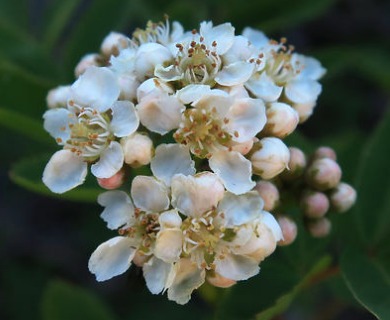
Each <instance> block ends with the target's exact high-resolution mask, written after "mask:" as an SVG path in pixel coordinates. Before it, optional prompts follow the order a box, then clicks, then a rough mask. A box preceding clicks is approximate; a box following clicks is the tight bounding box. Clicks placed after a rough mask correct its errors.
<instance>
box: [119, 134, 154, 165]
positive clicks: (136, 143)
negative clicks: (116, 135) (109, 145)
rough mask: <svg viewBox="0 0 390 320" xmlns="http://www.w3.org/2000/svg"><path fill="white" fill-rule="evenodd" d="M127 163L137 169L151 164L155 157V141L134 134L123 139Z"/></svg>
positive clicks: (142, 135)
mask: <svg viewBox="0 0 390 320" xmlns="http://www.w3.org/2000/svg"><path fill="white" fill-rule="evenodd" d="M121 145H122V148H123V153H124V155H125V163H127V164H128V165H130V166H132V167H134V168H136V167H139V166H143V165H147V164H149V163H150V161H151V159H152V156H153V141H152V140H151V139H150V138H149V137H148V136H147V135H144V134H141V133H134V134H132V135H130V136H127V137H124V138H122V139H121Z"/></svg>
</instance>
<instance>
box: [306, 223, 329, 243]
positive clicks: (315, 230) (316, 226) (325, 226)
mask: <svg viewBox="0 0 390 320" xmlns="http://www.w3.org/2000/svg"><path fill="white" fill-rule="evenodd" d="M331 228H332V224H331V222H330V221H329V219H327V218H320V219H316V220H310V221H309V222H308V223H307V229H308V230H309V232H310V234H311V235H312V236H313V237H315V238H323V237H326V236H327V235H328V234H329V233H330V230H331Z"/></svg>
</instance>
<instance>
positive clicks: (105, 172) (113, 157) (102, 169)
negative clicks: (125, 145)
mask: <svg viewBox="0 0 390 320" xmlns="http://www.w3.org/2000/svg"><path fill="white" fill-rule="evenodd" d="M123 160H124V155H123V150H122V147H121V145H120V143H119V142H116V141H112V142H111V143H110V145H109V146H108V147H107V148H106V149H105V150H104V151H103V152H102V153H101V155H100V159H99V161H98V162H97V163H95V164H93V165H92V166H91V172H92V174H93V175H94V176H95V177H97V178H109V177H112V176H113V175H114V174H115V173H117V172H118V171H119V170H120V169H121V168H122V166H123Z"/></svg>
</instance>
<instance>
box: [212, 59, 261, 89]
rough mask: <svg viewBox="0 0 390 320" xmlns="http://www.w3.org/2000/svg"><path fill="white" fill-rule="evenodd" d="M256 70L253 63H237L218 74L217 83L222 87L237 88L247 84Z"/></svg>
mask: <svg viewBox="0 0 390 320" xmlns="http://www.w3.org/2000/svg"><path fill="white" fill-rule="evenodd" d="M254 68H255V66H254V64H253V63H249V62H246V61H237V62H234V63H232V64H229V65H227V66H226V67H224V68H223V69H222V70H221V71H220V72H218V74H217V76H216V77H215V81H216V82H217V83H218V84H220V85H221V86H235V85H238V84H241V83H244V82H246V81H247V80H248V79H249V78H250V77H251V76H252V74H253V71H254Z"/></svg>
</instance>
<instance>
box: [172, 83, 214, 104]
mask: <svg viewBox="0 0 390 320" xmlns="http://www.w3.org/2000/svg"><path fill="white" fill-rule="evenodd" d="M210 92H211V88H210V86H208V85H205V84H189V85H188V86H185V87H184V88H183V89H180V90H178V91H177V93H176V96H177V98H178V99H179V100H180V101H181V102H182V103H184V104H189V103H192V102H194V101H197V100H199V98H201V97H202V96H204V95H206V94H208V93H210Z"/></svg>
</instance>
